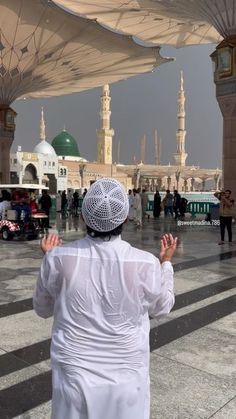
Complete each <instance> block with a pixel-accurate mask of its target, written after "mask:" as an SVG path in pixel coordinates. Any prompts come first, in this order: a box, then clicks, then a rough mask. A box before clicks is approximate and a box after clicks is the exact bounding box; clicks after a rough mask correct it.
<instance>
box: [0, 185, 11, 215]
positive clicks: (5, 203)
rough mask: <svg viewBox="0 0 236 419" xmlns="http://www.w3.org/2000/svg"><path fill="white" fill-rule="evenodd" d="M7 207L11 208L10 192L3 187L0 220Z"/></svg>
mask: <svg viewBox="0 0 236 419" xmlns="http://www.w3.org/2000/svg"><path fill="white" fill-rule="evenodd" d="M8 209H11V194H10V193H9V192H8V191H7V190H6V189H3V190H2V196H1V202H0V220H2V219H3V218H5V212H6V210H8Z"/></svg>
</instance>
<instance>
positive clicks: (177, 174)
mask: <svg viewBox="0 0 236 419" xmlns="http://www.w3.org/2000/svg"><path fill="white" fill-rule="evenodd" d="M179 178H180V170H179V169H178V170H176V172H175V179H176V189H177V191H178V190H179Z"/></svg>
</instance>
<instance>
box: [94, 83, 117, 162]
mask: <svg viewBox="0 0 236 419" xmlns="http://www.w3.org/2000/svg"><path fill="white" fill-rule="evenodd" d="M109 95H110V89H109V85H108V84H105V86H103V88H102V95H101V99H100V103H101V107H100V120H101V127H100V128H99V129H97V161H98V163H102V164H112V137H113V136H114V130H113V129H112V128H110V117H111V111H110V102H111V98H110V96H109Z"/></svg>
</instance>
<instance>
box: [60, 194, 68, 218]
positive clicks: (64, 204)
mask: <svg viewBox="0 0 236 419" xmlns="http://www.w3.org/2000/svg"><path fill="white" fill-rule="evenodd" d="M61 212H62V215H63V216H66V214H67V197H66V191H63V192H62V194H61Z"/></svg>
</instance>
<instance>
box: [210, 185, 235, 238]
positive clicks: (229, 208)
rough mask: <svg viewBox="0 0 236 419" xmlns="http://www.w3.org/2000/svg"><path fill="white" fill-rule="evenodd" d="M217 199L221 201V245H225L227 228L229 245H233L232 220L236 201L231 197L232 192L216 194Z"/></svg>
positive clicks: (228, 190) (227, 190)
mask: <svg viewBox="0 0 236 419" xmlns="http://www.w3.org/2000/svg"><path fill="white" fill-rule="evenodd" d="M214 195H215V197H216V198H217V199H219V201H220V236H221V240H220V242H219V244H224V243H225V228H227V232H228V239H229V244H232V219H233V211H234V199H233V198H232V197H231V190H230V189H226V190H225V192H224V191H222V192H216V193H215V194H214Z"/></svg>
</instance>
